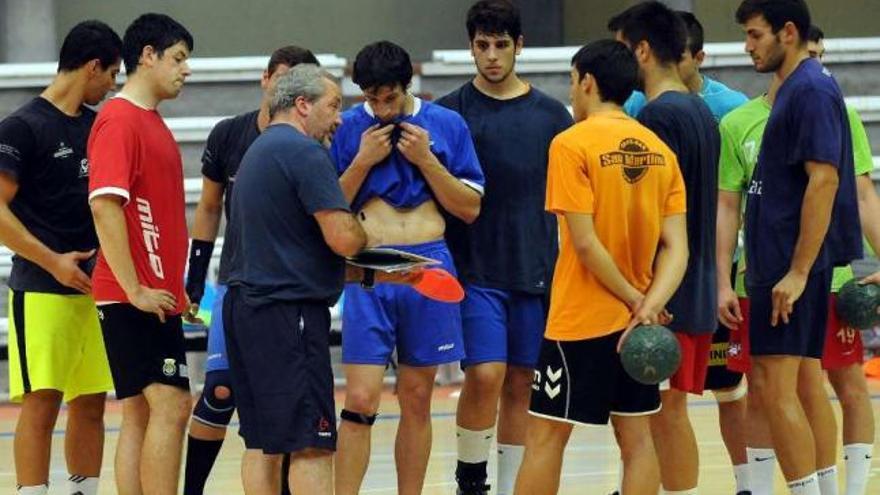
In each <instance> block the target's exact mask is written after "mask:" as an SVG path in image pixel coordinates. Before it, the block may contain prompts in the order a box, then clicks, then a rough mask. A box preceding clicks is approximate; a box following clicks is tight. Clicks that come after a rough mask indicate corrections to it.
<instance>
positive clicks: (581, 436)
mask: <svg viewBox="0 0 880 495" xmlns="http://www.w3.org/2000/svg"><path fill="white" fill-rule="evenodd" d="M869 384H870V389H871V392H872V403H873V406H874V413H875V421H876V422H877V427H878V432H880V381H876V380H875V381H869ZM456 391H457V388H456V387H438V388H437V390H436V391H435V394H434V401H433V416H434V446H433V452H432V455H431V462H430V464H429V466H428V473H427V478H426V482H425V489H424V493H425V494H426V495H434V494H437V495H439V494H444V495H446V494H452V493H454V492H455V486H454V483H453V472H454V470H455V459H456V453H455V406H456V399H455V392H456ZM341 399H342V395H341V393H340V392H337V404H341ZM834 406H835V409H836V411H837V414H838V422H839V421H840V418H839V414H840V411H839V407H838V405H837V403H836V401H835V403H834ZM380 412H381V416H380V419H379V421H377V423H376V425H375V427H374V429H373V454H372V460H371V464H370V468H369V471H368V472H367V477H366V480H365V482H364V487H363V490H362V492H361V493H364V494H374V495H379V494H382V495H385V494H388V495H390V494H394V493H395V492H396V488H395V487H396V484H395V483H396V482H395V472H394V459H393V444H394V433H395V431H396V428H397V423H398V415H397V414H398V409H397V404H396V401H395V400H394V397H393V396H392V395H391V393H390V392H389V393H386V394H385V397H384V398H383V402H382V408H381V411H380ZM17 414H18V409H17V407H16V406H14V405H2V406H0V493H14V490H15V471H14V468H13V460H12V439H13V435H14V430H15V420H16V417H17ZM690 416H691V421H692V422H693V424H694V428H695V430H696V434H697V440H698V441H699V446H700V461H701V462H700V493H703V494H712V495H716V494H719V495H720V494H733V491H734V483H733V474H732V470H731V466H730V461H729V459H728V457H727V453H726V451H725V449H724V445H723V443H722V442H721V436H720V434H719V432H718V426H717V424H718V412H717V408H716V407H715V401H714V399H713V398H712V397H711V395H709V394H707V395H705V396H703V397H695V398H693V399H692V400H691V403H690ZM64 421H65V414H64V413H63V412H62V414H61V417H60V419H59V423H58V426H57V428H56V432H55V435H54V436H53V438H54V446H55V448H54V449H53V453H52V473H51V482H52V484H53V486H52V488H51V489H50V493H51V494H53V495H54V494H62V493H63V490H64V487H65V480H66V478H67V475H66V469H65V467H64V460H63V451H62V445H63V444H62V441H63V430H64ZM233 421H235V419H233ZM106 422H107V437H106V447H105V451H104V469H103V472H102V478H103V479H102V482H101V489H100V492H99V493H100V494H101V495H110V494H115V493H116V490H115V488H114V485H113V462H112V459H113V454H114V452H115V447H116V441H117V439H118V437H119V423H120V407H119V403H117V402H115V401H111V402H110V403H109V404H108V407H107V416H106ZM878 452H880V450H878ZM241 453H242V443H241V441H240V439H239V438H238V435H237V425H236V423H235V422H233V426H232V427H231V428H230V431H229V433H228V435H227V441H226V442H225V443H224V445H223V450H222V452H221V454H220V457H219V458H218V460H217V465H216V466H215V469H214V472H213V473H212V477H211V479H210V480H209V482H208V486H207V489H206V495H220V494H223V495H227V494H229V495H231V494H240V493H243V491H242V488H241V483H240V478H239V461H240V459H241ZM839 456H840V457H841V458H842V454H839ZM617 458H618V453H617V446H616V445H615V443H614V437H613V435H612V433H611V431H610V429H609V427H595V428H587V427H580V428H575V433H574V435H573V436H572V440H571V442H570V444H569V447H568V451H567V454H566V458H565V465H564V469H563V480H562V488H561V490H560V493H561V494H585V493H587V494H596V495H606V494H608V493H610V492H611V490H612V489H613V487H614V485H615V483H616V480H617ZM489 466H490V477H492V476H493V475H494V459H493V460H492V461H490V464H489ZM839 469H841V470H842V469H843V465H842V461H841V463H840V464H839ZM840 479H841V483H842V482H843V479H844V473H841V476H840ZM776 483H777V493H784V483H783V480H782V476H781V473H777V480H776ZM841 493H843V491H842V490H841ZM868 493H880V454H878V455H875V460H874V466H873V470H872V476H871V479H870V482H869V484H868Z"/></svg>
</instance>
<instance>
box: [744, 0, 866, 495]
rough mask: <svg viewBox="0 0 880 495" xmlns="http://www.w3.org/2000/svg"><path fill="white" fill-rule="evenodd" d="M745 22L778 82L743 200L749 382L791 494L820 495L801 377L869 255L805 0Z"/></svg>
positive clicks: (750, 8) (833, 92) (845, 133)
mask: <svg viewBox="0 0 880 495" xmlns="http://www.w3.org/2000/svg"><path fill="white" fill-rule="evenodd" d="M736 20H737V22H738V23H739V24H741V25H742V26H743V30H744V31H745V35H746V51H747V52H748V53H749V55H750V56H751V57H752V60H753V63H754V66H755V70H756V71H758V72H762V73H769V72H773V73H775V75H776V77H777V78H778V79H779V81H780V87H779V90H778V92H777V94H776V98H775V101H774V105H773V109H772V110H771V113H770V118H769V120H768V121H767V126H766V128H765V130H764V135H763V136H764V137H763V143H764V144H766V146H762V147H761V152H760V154H759V156H758V163H757V165H756V167H755V171H754V172H753V174H752V180H751V182H750V184H749V188H748V191H747V193H748V196H747V203H746V215H745V222H746V223H745V230H746V232H747V235H746V290H747V292H748V294H749V299H750V309H749V312H750V314H749V339H750V347H751V355H752V357H753V369H752V383H751V384H750V385H751V386H752V387H753V388H754V392H755V393H756V394H757V395H758V396H759V397H760V399H761V400H760V401H761V403H762V405H763V408H764V412H765V413H766V416H767V419H768V421H769V425H770V432H771V435H772V437H773V445H774V448H775V450H776V455H777V458H778V460H779V463H780V465H781V467H782V471H783V474H784V475H785V478H786V480H787V481H788V484H789V485H788V486H789V489H790V490H791V492H792V493H794V494H808V495H813V494H819V493H820V486H819V482H818V479H817V474H816V470H817V460H816V450H815V444H814V439H813V434H812V431H811V429H810V424H809V422H808V420H807V417H806V415H805V413H804V408H803V405H802V403H801V400H800V399H799V397H798V392H797V391H798V385H799V380H800V377H801V376H803V374H804V373H809V372H810V371H811V370H812V369H816V368H817V367H818V366H819V365H820V363H819V360H820V359H821V358H822V351H823V344H824V342H825V328H826V322H827V318H828V309H829V306H828V292H829V290H830V286H831V272H832V269H833V268H834V267H835V266H839V265H843V264H846V263H849V262H850V261H852V260H853V259H857V258H861V257H862V238H861V227H860V225H859V211H858V203H857V199H856V185H855V173H854V169H853V151H852V139H851V135H850V128H849V123H848V120H847V113H846V108H845V104H844V101H843V95H842V94H841V91H840V88H839V87H838V85H837V83H836V82H835V80H834V78H833V77H832V76H831V73H830V72H828V70H827V69H825V68H823V67H822V65H821V63H819V62H818V61H817V60H814V59H811V58H810V56H809V53H808V50H807V35H808V31H809V28H810V13H809V10H808V8H807V6H806V4H805V3H804V2H803V0H785V1H779V0H777V1H769V0H745V1H744V2H742V4H741V5H740V6H739V8H738V9H737V12H736Z"/></svg>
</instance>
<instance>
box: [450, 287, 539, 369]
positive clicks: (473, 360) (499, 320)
mask: <svg viewBox="0 0 880 495" xmlns="http://www.w3.org/2000/svg"><path fill="white" fill-rule="evenodd" d="M466 294H467V295H466V296H465V298H464V301H462V302H461V324H462V330H463V333H464V350H465V355H466V357H465V358H464V360H462V362H461V364H462V367H465V368H466V367H468V366H471V365H474V364H482V363H490V362H501V363H507V364H510V365H513V366H522V367H525V368H534V367H535V365H537V364H538V356H539V355H540V354H541V342H543V336H544V324H545V323H546V316H545V315H546V311H545V310H546V307H545V304H544V296H543V295H535V294H526V293H525V292H517V291H508V290H500V289H490V288H487V287H479V286H476V285H468V286H467V287H466Z"/></svg>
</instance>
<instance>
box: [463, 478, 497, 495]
mask: <svg viewBox="0 0 880 495" xmlns="http://www.w3.org/2000/svg"><path fill="white" fill-rule="evenodd" d="M490 488H491V486H489V485H487V484H486V482H485V481H478V482H462V481H459V482H458V489H457V490H456V491H455V495H489V489H490Z"/></svg>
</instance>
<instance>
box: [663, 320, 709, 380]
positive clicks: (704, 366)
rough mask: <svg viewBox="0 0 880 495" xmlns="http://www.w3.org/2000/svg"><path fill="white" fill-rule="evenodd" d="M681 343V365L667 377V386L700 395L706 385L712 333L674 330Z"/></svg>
mask: <svg viewBox="0 0 880 495" xmlns="http://www.w3.org/2000/svg"><path fill="white" fill-rule="evenodd" d="M675 336H676V337H677V338H678V343H679V345H681V365H680V366H679V367H678V371H676V372H675V374H674V375H672V377H671V378H670V379H669V386H670V387H671V388H674V389H676V390H680V391H682V392H690V393H692V394H697V395H701V394H702V393H703V389H704V387H705V386H706V373H707V372H708V371H709V348H710V347H712V334H711V333H704V334H700V335H691V334H687V333H680V332H675Z"/></svg>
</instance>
